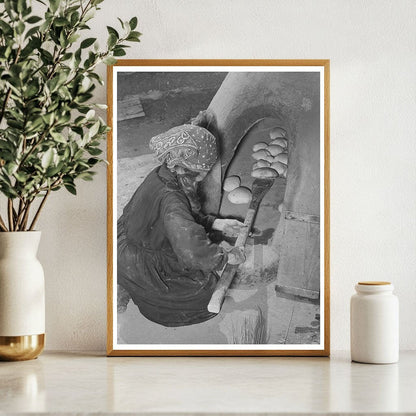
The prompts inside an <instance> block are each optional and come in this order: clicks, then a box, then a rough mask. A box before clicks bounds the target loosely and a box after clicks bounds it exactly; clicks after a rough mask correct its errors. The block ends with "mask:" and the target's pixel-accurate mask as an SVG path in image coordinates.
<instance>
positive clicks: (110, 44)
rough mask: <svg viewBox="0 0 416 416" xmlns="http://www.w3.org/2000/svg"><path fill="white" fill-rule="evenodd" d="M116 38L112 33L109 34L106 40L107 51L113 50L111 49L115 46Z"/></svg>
mask: <svg viewBox="0 0 416 416" xmlns="http://www.w3.org/2000/svg"><path fill="white" fill-rule="evenodd" d="M117 41H118V38H117V36H116V35H114V34H113V33H110V36H109V37H108V40H107V46H108V49H113V47H114V46H115V45H116V44H117Z"/></svg>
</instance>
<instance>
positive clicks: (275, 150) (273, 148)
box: [267, 144, 285, 156]
mask: <svg viewBox="0 0 416 416" xmlns="http://www.w3.org/2000/svg"><path fill="white" fill-rule="evenodd" d="M267 151H268V152H269V153H270V154H271V155H272V156H277V155H279V154H280V153H283V152H284V151H285V148H284V147H282V146H279V145H277V144H271V145H269V146H267Z"/></svg>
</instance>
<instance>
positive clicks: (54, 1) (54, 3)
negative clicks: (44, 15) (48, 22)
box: [49, 0, 60, 13]
mask: <svg viewBox="0 0 416 416" xmlns="http://www.w3.org/2000/svg"><path fill="white" fill-rule="evenodd" d="M59 2H60V0H49V7H50V9H51V11H52V13H55V12H56V11H57V10H58V7H59Z"/></svg>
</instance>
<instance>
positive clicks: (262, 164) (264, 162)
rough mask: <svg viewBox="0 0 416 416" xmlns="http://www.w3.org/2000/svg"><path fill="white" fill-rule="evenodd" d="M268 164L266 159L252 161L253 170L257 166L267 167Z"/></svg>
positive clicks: (257, 167)
mask: <svg viewBox="0 0 416 416" xmlns="http://www.w3.org/2000/svg"><path fill="white" fill-rule="evenodd" d="M269 166H270V162H268V161H267V160H263V159H260V160H258V161H257V162H256V163H254V165H253V170H254V169H259V168H268V167H269Z"/></svg>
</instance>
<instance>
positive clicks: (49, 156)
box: [41, 147, 54, 169]
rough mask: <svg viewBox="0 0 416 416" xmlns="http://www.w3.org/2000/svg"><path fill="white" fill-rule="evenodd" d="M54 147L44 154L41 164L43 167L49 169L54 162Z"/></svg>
mask: <svg viewBox="0 0 416 416" xmlns="http://www.w3.org/2000/svg"><path fill="white" fill-rule="evenodd" d="M53 156H54V149H53V148H52V147H50V148H49V149H48V150H47V151H46V152H45V153H44V154H43V156H42V159H41V165H42V167H43V169H47V168H48V167H49V166H50V164H51V163H52V162H53Z"/></svg>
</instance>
